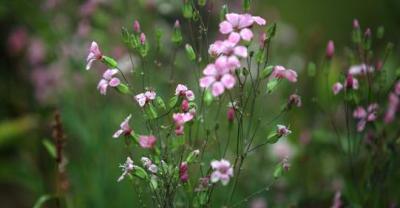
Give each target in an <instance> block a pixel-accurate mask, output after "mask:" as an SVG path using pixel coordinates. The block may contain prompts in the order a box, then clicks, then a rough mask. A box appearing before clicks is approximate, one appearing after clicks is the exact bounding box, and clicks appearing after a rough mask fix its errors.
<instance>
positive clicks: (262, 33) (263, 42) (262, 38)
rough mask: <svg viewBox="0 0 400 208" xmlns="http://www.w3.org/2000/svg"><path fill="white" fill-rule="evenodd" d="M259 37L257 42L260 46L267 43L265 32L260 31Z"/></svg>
mask: <svg viewBox="0 0 400 208" xmlns="http://www.w3.org/2000/svg"><path fill="white" fill-rule="evenodd" d="M259 39H260V40H259V44H260V47H261V48H262V47H264V46H265V44H266V43H267V34H266V33H265V32H261V33H260V37H259Z"/></svg>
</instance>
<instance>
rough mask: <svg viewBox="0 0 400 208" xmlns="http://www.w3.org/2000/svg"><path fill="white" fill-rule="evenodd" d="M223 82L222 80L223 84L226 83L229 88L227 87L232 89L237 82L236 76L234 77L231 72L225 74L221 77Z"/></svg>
mask: <svg viewBox="0 0 400 208" xmlns="http://www.w3.org/2000/svg"><path fill="white" fill-rule="evenodd" d="M221 82H222V84H224V86H225V88H227V89H232V88H233V87H234V86H235V84H236V80H235V77H233V76H232V75H231V74H225V75H224V76H223V77H222V78H221Z"/></svg>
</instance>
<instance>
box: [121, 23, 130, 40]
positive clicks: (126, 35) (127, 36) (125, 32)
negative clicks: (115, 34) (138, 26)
mask: <svg viewBox="0 0 400 208" xmlns="http://www.w3.org/2000/svg"><path fill="white" fill-rule="evenodd" d="M121 34H122V41H123V42H124V43H125V44H128V43H129V42H130V34H129V32H128V30H127V29H126V28H125V27H123V28H121Z"/></svg>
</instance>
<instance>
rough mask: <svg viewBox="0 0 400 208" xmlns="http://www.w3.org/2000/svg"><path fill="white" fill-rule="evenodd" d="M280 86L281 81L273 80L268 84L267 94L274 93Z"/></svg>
mask: <svg viewBox="0 0 400 208" xmlns="http://www.w3.org/2000/svg"><path fill="white" fill-rule="evenodd" d="M278 84H279V79H272V80H270V81H269V82H268V84H267V93H272V92H273V91H274V90H275V88H276V86H278Z"/></svg>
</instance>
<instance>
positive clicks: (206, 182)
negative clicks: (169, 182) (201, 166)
mask: <svg viewBox="0 0 400 208" xmlns="http://www.w3.org/2000/svg"><path fill="white" fill-rule="evenodd" d="M209 186H210V176H206V177H202V178H199V185H198V186H197V188H196V189H195V190H194V191H196V192H199V191H204V190H207V188H208V187H209Z"/></svg>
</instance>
